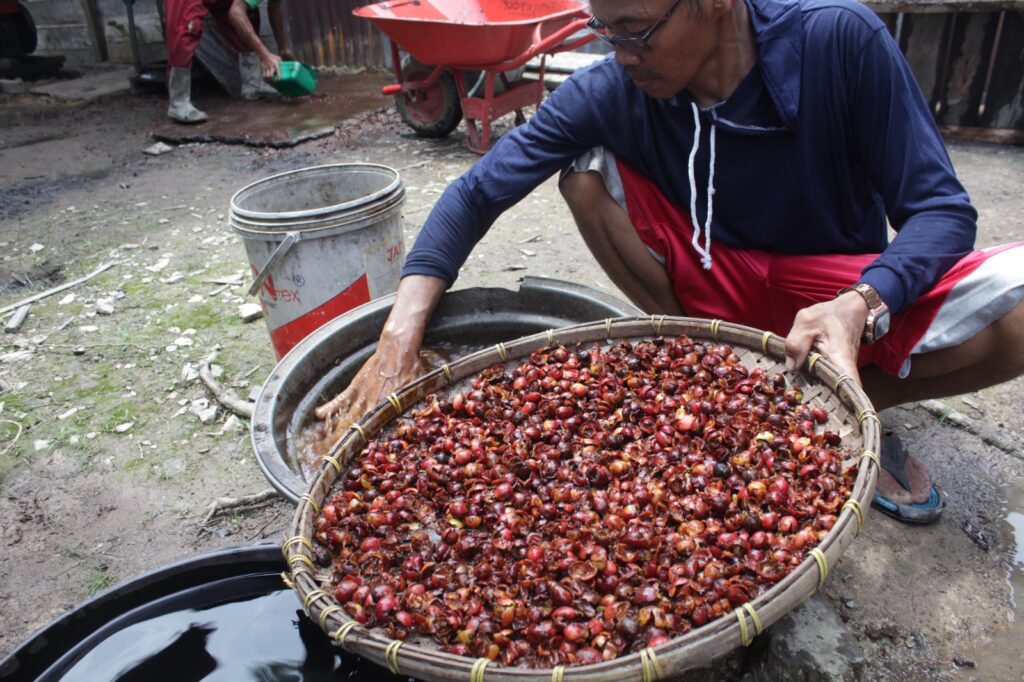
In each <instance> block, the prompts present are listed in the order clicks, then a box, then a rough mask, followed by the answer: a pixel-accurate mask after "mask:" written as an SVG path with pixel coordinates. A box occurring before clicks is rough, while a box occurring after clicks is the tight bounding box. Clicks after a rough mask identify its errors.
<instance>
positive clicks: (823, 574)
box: [808, 547, 828, 590]
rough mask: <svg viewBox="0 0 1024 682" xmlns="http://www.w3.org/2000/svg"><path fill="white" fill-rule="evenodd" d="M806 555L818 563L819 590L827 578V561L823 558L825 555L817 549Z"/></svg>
mask: <svg viewBox="0 0 1024 682" xmlns="http://www.w3.org/2000/svg"><path fill="white" fill-rule="evenodd" d="M808 554H810V555H811V556H812V557H814V560H815V561H817V562H818V589H819V590H820V589H821V587H822V585H824V584H825V579H826V578H828V559H826V558H825V553H824V552H822V551H821V550H820V549H818V548H817V547H815V548H814V549H812V550H811V551H810V552H808Z"/></svg>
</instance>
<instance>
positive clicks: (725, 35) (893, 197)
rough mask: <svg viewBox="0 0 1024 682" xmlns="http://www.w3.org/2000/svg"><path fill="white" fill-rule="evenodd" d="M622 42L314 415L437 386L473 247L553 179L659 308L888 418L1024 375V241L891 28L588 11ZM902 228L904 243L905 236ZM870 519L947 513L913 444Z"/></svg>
mask: <svg viewBox="0 0 1024 682" xmlns="http://www.w3.org/2000/svg"><path fill="white" fill-rule="evenodd" d="M590 8H591V11H592V13H593V15H594V16H593V18H592V19H591V22H590V28H591V30H593V31H594V32H595V33H597V34H598V36H599V37H600V38H602V39H603V40H605V41H606V42H608V43H610V44H611V45H612V47H613V48H614V58H611V57H609V58H606V59H603V60H600V61H598V62H597V63H595V64H594V65H592V66H589V67H586V68H583V69H579V70H577V71H576V73H574V74H573V75H572V77H570V78H569V79H568V80H567V81H566V82H565V83H563V84H562V85H560V86H559V87H558V89H557V90H555V92H554V93H552V95H551V97H550V98H549V99H548V100H547V101H546V102H545V103H544V104H543V105H542V106H541V107H540V108H539V109H538V111H537V113H536V114H535V115H534V116H533V117H532V118H531V119H530V120H529V121H528V122H527V123H526V124H525V125H523V126H520V127H518V128H516V129H515V130H513V131H512V132H510V133H508V134H506V135H504V136H503V137H502V139H501V140H500V141H499V142H498V144H496V145H495V146H494V147H493V148H492V149H491V151H490V153H489V154H487V155H486V156H484V157H483V158H482V159H481V160H480V161H478V162H477V163H476V164H474V165H473V167H472V168H471V169H470V170H469V171H468V172H467V173H466V174H465V175H463V176H462V177H461V178H459V179H458V180H456V181H455V182H453V183H452V184H451V185H450V186H449V187H448V189H447V190H446V191H445V193H444V194H443V195H442V197H441V198H440V200H439V201H438V202H437V205H436V206H435V207H434V210H433V211H432V212H431V214H430V215H429V216H428V218H427V221H426V224H425V225H424V226H423V230H422V231H421V232H420V234H419V237H418V238H417V240H416V244H415V246H414V247H413V249H412V251H411V252H410V253H409V256H408V258H407V260H406V263H405V268H404V271H403V279H402V281H401V284H400V286H399V288H398V296H397V298H396V300H395V303H394V306H393V308H392V312H391V314H390V316H389V317H388V320H387V322H386V323H385V326H384V329H383V333H382V335H381V338H380V342H379V343H378V345H377V347H376V350H375V352H374V354H373V355H372V356H371V357H370V358H369V360H367V362H366V364H365V365H364V366H363V368H362V369H361V370H360V372H359V374H358V375H357V376H356V377H355V378H354V379H353V381H352V384H351V386H350V387H349V388H348V389H346V391H345V392H343V393H342V394H341V395H340V396H338V397H337V398H336V399H334V400H332V401H330V402H329V403H328V404H326V405H323V406H321V407H320V408H318V415H319V416H321V417H327V416H329V415H331V414H335V417H334V419H335V420H336V421H337V422H338V423H340V424H341V425H342V426H346V425H347V424H348V423H349V422H350V421H352V420H355V419H358V418H359V417H360V416H361V415H363V414H365V412H366V411H367V410H368V409H369V408H371V407H372V406H373V405H375V404H377V403H378V402H380V401H381V400H383V399H384V397H385V396H386V395H387V394H388V393H390V392H392V391H395V390H397V389H398V388H400V387H401V386H402V385H403V384H405V383H407V382H408V381H410V380H412V379H414V378H415V377H416V376H417V375H418V373H419V372H420V371H421V369H422V367H421V364H420V356H419V352H420V346H421V344H422V341H423V336H424V331H425V329H426V325H427V321H428V320H429V318H430V315H431V313H432V311H433V310H434V308H435V306H436V305H437V303H438V301H439V300H440V298H441V295H442V294H443V293H444V291H445V290H446V289H447V288H448V287H450V286H451V285H452V283H453V282H454V281H455V278H456V276H457V275H458V271H459V268H460V267H461V266H462V264H463V263H464V262H465V260H466V258H467V257H468V255H469V252H470V250H471V249H472V248H473V245H474V244H476V242H477V241H479V240H480V239H481V238H482V237H483V236H484V234H485V233H486V232H487V230H488V228H490V226H491V224H492V223H493V222H494V220H495V219H496V218H497V217H498V216H499V215H500V214H501V213H502V212H503V211H504V210H506V209H507V208H509V207H511V206H512V205H513V204H515V203H516V202H517V201H519V200H521V199H522V198H523V197H525V196H526V195H527V194H528V193H529V192H531V191H532V190H533V188H534V187H536V186H537V185H539V184H540V183H541V182H543V181H544V180H545V179H547V178H548V177H550V176H552V175H553V174H555V173H561V181H560V184H559V188H560V189H561V192H562V195H563V196H564V197H565V200H566V202H567V203H568V206H569V208H570V209H571V211H572V213H573V217H574V219H575V221H576V224H577V226H578V227H579V229H580V232H581V234H582V236H583V238H584V241H585V242H586V243H587V246H588V247H589V248H590V250H591V252H592V253H593V255H594V257H595V259H596V260H597V262H598V263H599V264H600V265H601V267H602V268H603V269H604V270H605V272H606V273H608V275H609V277H610V278H611V279H612V280H613V281H614V282H615V283H616V284H617V285H618V287H619V288H620V289H621V290H622V291H623V292H624V293H625V294H626V295H627V296H629V298H630V299H631V300H632V301H633V302H634V303H636V304H637V305H638V306H639V307H640V308H642V309H643V310H645V311H647V312H648V313H652V314H666V315H684V314H686V315H693V316H696V317H704V318H719V319H724V320H729V321H733V322H739V323H741V324H747V325H750V326H753V327H758V328H761V329H768V330H771V331H774V332H776V333H777V334H781V335H784V336H786V354H787V356H788V364H789V366H790V367H791V368H796V367H801V366H804V365H805V364H806V362H807V359H808V357H809V355H810V353H811V352H812V351H813V352H817V353H820V354H821V355H823V356H824V357H826V358H828V359H829V360H830V361H831V362H832V363H834V364H835V365H836V366H837V368H838V369H839V370H840V371H841V372H843V373H844V374H847V375H849V376H850V377H851V378H853V379H855V380H857V381H859V382H860V383H861V384H862V386H863V387H864V390H865V392H866V393H867V394H868V396H869V397H870V398H871V400H872V402H873V403H874V406H875V407H876V408H877V409H879V410H882V409H884V408H887V407H892V406H894V405H900V404H903V403H907V402H911V401H917V400H923V399H926V398H936V397H942V396H948V395H958V394H963V393H968V392H970V391H975V390H978V389H981V388H984V387H986V386H992V385H994V384H997V383H1000V382H1003V381H1007V380H1009V379H1012V378H1014V377H1017V376H1020V375H1021V374H1022V373H1024V244H1007V245H1003V246H998V247H994V248H990V249H984V250H977V249H975V248H974V241H975V236H976V230H977V226H976V219H977V212H976V211H975V209H974V207H973V206H972V205H971V202H970V199H969V197H968V196H967V192H966V190H965V189H964V187H963V186H962V185H961V184H960V182H959V180H958V179H957V177H956V174H955V172H954V171H953V167H952V164H951V162H950V159H949V156H948V154H947V152H946V149H945V146H944V144H943V142H942V139H941V137H940V135H939V131H938V129H937V128H936V125H935V121H934V119H933V118H932V115H931V112H930V110H929V107H928V104H927V103H926V102H925V100H924V97H923V96H922V94H921V91H920V89H919V87H918V85H917V84H916V82H915V81H914V77H913V74H912V73H911V71H910V68H909V66H908V65H907V62H906V60H905V59H904V57H903V55H902V54H901V53H900V50H899V47H898V46H897V45H896V43H895V41H894V40H893V39H892V36H891V35H889V33H888V31H887V30H886V28H885V25H884V24H883V23H882V22H881V21H880V20H879V19H878V17H877V16H875V15H874V14H873V13H872V12H871V11H870V10H869V9H867V8H866V7H864V6H863V5H862V4H861V3H859V2H855V1H854V0H795V1H794V0H674V1H673V0H591V2H590ZM890 225H891V226H892V227H893V228H894V229H895V231H896V236H895V237H894V238H893V239H892V240H890V238H889V226H890ZM881 464H882V467H883V471H882V472H881V474H880V476H879V480H878V493H877V496H876V498H875V506H876V507H877V508H878V509H880V510H881V511H883V512H884V513H886V514H888V515H890V516H893V517H894V518H896V519H898V520H900V521H903V522H908V523H928V522H932V521H935V520H936V519H938V518H939V515H940V514H941V513H942V510H943V508H944V507H945V506H946V501H945V494H944V493H943V492H942V490H941V489H939V488H937V487H936V486H933V485H932V482H931V479H930V477H929V476H928V472H927V471H926V470H925V468H924V466H923V465H922V464H920V463H919V462H918V461H917V460H916V459H914V458H913V457H910V456H908V453H907V452H906V450H905V449H904V447H903V445H902V443H901V442H900V441H899V439H898V437H897V436H896V434H888V435H886V437H885V438H884V439H883V442H882V453H881Z"/></svg>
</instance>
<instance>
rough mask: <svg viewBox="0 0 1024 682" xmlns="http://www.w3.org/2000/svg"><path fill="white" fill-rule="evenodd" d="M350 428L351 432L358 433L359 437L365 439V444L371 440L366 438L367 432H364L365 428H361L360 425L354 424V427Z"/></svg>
mask: <svg viewBox="0 0 1024 682" xmlns="http://www.w3.org/2000/svg"><path fill="white" fill-rule="evenodd" d="M348 428H349V430H350V431H356V432H357V433H358V434H359V436H360V437H361V438H362V439H363V442H364V443H366V442H368V441H369V440H370V439H369V438H367V437H366V431H363V427H362V426H360V425H359V424H358V423H356V422H352V426H350V427H348Z"/></svg>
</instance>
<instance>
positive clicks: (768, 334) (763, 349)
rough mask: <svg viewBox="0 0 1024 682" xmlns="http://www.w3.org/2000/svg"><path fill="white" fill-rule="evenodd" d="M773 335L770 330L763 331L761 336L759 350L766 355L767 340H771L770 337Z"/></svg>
mask: <svg viewBox="0 0 1024 682" xmlns="http://www.w3.org/2000/svg"><path fill="white" fill-rule="evenodd" d="M773 336H775V335H774V334H772V333H771V332H765V333H764V334H763V335H762V336H761V352H762V353H764V354H765V355H768V342H769V341H771V338H772V337H773Z"/></svg>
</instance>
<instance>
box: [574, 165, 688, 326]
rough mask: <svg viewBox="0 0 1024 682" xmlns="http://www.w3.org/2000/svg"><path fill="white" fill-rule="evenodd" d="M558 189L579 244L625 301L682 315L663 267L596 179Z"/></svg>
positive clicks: (590, 175)
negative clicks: (580, 241) (622, 295)
mask: <svg viewBox="0 0 1024 682" xmlns="http://www.w3.org/2000/svg"><path fill="white" fill-rule="evenodd" d="M558 188H559V189H560V190H561V192H562V196H563V197H565V201H566V203H568V204H569V210H571V211H572V216H573V218H574V219H575V220H576V225H577V227H579V230H580V234H581V235H582V236H583V241H584V242H586V244H587V247H588V248H589V249H590V252H591V253H593V254H594V258H595V259H596V260H597V262H598V264H599V265H600V266H601V268H603V269H604V271H605V273H606V274H607V275H608V277H609V278H611V280H612V281H613V282H615V285H616V286H617V287H619V289H621V290H622V292H623V293H624V294H626V296H627V297H628V298H629V300H630V301H632V302H633V303H634V304H635V305H636V306H637V307H638V308H640V309H641V310H643V311H645V312H648V313H651V314H659V315H684V314H685V312H684V311H683V307H682V306H681V305H680V304H679V301H678V300H677V299H676V295H675V291H674V290H673V288H672V282H671V281H670V280H669V278H668V274H666V272H665V267H664V266H663V265H662V264H661V263H659V262H658V261H657V260H656V259H655V258H654V256H652V255H651V252H650V251H648V250H647V247H646V246H645V245H644V243H643V242H642V241H641V240H640V236H639V235H638V234H637V233H636V228H634V227H633V223H632V221H631V220H630V219H629V216H628V215H627V214H626V212H625V211H623V210H622V207H621V206H619V204H618V203H616V201H615V200H614V199H613V198H612V196H611V195H610V194H608V189H607V188H606V187H605V185H604V180H603V179H602V178H601V175H600V173H596V172H593V171H585V172H572V173H569V174H568V175H566V176H565V177H564V178H562V181H561V182H560V183H559V185H558Z"/></svg>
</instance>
